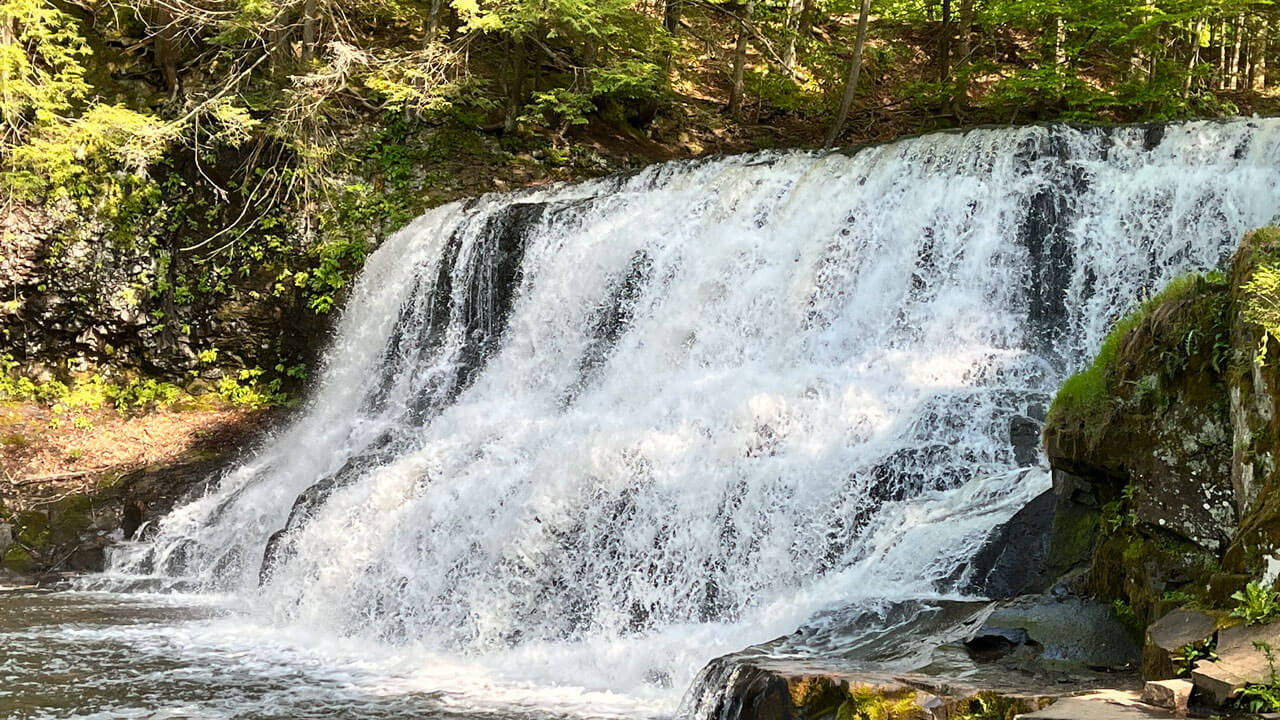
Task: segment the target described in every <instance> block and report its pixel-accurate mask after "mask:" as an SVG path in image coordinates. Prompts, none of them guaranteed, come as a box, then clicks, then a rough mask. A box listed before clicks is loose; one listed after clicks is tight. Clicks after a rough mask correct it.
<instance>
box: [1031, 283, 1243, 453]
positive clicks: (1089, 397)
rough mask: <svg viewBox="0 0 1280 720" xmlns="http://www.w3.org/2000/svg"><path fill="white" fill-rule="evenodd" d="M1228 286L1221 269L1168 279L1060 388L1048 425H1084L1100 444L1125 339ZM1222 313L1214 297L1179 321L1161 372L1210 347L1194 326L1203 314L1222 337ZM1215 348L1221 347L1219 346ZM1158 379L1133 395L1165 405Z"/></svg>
mask: <svg viewBox="0 0 1280 720" xmlns="http://www.w3.org/2000/svg"><path fill="white" fill-rule="evenodd" d="M1225 286H1226V281H1225V279H1224V276H1223V274H1222V273H1221V272H1219V271H1211V272H1209V273H1205V274H1198V273H1192V274H1188V275H1181V276H1179V277H1176V278H1174V279H1173V280H1172V281H1170V282H1169V284H1168V285H1166V286H1165V287H1164V289H1162V290H1161V291H1160V292H1159V293H1157V294H1156V295H1154V296H1153V297H1151V298H1150V299H1148V300H1147V301H1145V302H1143V303H1142V304H1141V306H1139V307H1138V308H1137V309H1136V310H1134V311H1133V312H1130V313H1129V314H1127V315H1125V316H1123V317H1121V318H1120V319H1119V320H1118V321H1116V324H1115V326H1114V327H1112V329H1111V331H1110V332H1109V333H1107V337H1106V339H1105V340H1103V342H1102V347H1101V348H1099V349H1098V354H1097V355H1096V356H1095V357H1094V359H1093V362H1092V363H1090V365H1089V367H1087V368H1085V369H1084V370H1082V371H1080V372H1078V373H1076V374H1075V375H1072V376H1071V377H1069V378H1067V380H1066V382H1064V383H1063V384H1062V387H1061V388H1059V390H1058V393H1057V394H1056V395H1055V396H1054V398H1053V402H1052V404H1051V405H1050V408H1049V416H1050V418H1049V422H1050V423H1052V424H1055V425H1058V426H1059V427H1065V428H1073V427H1082V428H1083V429H1084V434H1085V438H1086V440H1087V441H1088V442H1089V444H1090V447H1093V446H1096V444H1097V441H1098V440H1099V438H1100V436H1101V433H1102V430H1103V427H1104V425H1105V421H1106V416H1107V414H1108V413H1109V412H1111V411H1112V410H1113V409H1114V405H1115V398H1116V397H1117V395H1118V394H1119V393H1117V392H1116V390H1117V388H1116V387H1115V383H1116V378H1115V377H1114V367H1115V363H1116V358H1117V355H1118V354H1119V352H1120V348H1121V345H1122V344H1123V342H1124V340H1125V338H1126V337H1127V336H1128V335H1129V334H1130V333H1131V332H1133V331H1134V330H1135V329H1136V328H1137V327H1138V326H1139V325H1140V324H1141V323H1142V321H1143V320H1144V319H1145V318H1146V317H1147V316H1148V315H1149V314H1150V313H1151V312H1152V311H1153V310H1155V309H1156V308H1158V307H1160V306H1161V305H1164V304H1166V303H1176V302H1179V301H1183V300H1185V299H1186V298H1187V297H1188V296H1189V295H1191V294H1193V293H1196V294H1207V293H1206V291H1208V290H1210V289H1218V290H1220V289H1222V288H1225ZM1224 309H1225V300H1224V299H1223V298H1219V297H1218V296H1217V294H1216V293H1215V294H1214V302H1213V303H1212V304H1211V306H1210V307H1205V308H1197V312H1194V313H1191V314H1190V316H1189V317H1187V318H1183V319H1181V321H1180V322H1179V323H1178V324H1177V325H1176V326H1175V327H1174V328H1173V329H1172V335H1173V336H1174V337H1176V338H1177V343H1178V347H1176V348H1169V349H1167V354H1162V357H1165V358H1167V360H1168V361H1167V362H1165V363H1162V364H1163V365H1164V366H1165V367H1164V368H1163V369H1164V371H1165V374H1166V375H1168V374H1170V373H1172V372H1174V371H1176V370H1178V369H1181V368H1183V367H1185V366H1186V362H1187V359H1188V358H1189V357H1190V356H1191V355H1193V354H1195V353H1197V352H1201V351H1202V350H1204V349H1206V348H1203V347H1202V344H1204V343H1205V342H1206V341H1205V340H1204V339H1203V338H1201V337H1200V336H1201V335H1202V334H1203V333H1201V332H1200V331H1199V330H1198V329H1197V328H1196V325H1198V324H1199V321H1200V320H1203V318H1201V317H1199V316H1200V315H1201V314H1202V313H1203V314H1208V313H1212V314H1213V318H1212V320H1213V322H1212V324H1213V325H1215V326H1218V325H1221V326H1222V333H1225V316H1224V315H1223V312H1222V311H1223V310H1224ZM1219 335H1220V333H1218V332H1214V333H1213V335H1212V339H1213V340H1215V341H1216V340H1218V338H1219ZM1214 347H1215V348H1216V347H1217V344H1216V342H1215V344H1214ZM1160 381H1161V378H1160V377H1158V376H1154V375H1153V376H1150V377H1149V378H1148V377H1144V378H1142V380H1141V382H1139V383H1138V384H1137V386H1136V388H1137V389H1136V391H1135V392H1136V393H1137V395H1138V399H1139V400H1140V401H1142V402H1147V403H1149V404H1154V405H1159V404H1161V402H1165V401H1167V399H1166V394H1165V393H1164V392H1163V391H1162V390H1161V385H1160Z"/></svg>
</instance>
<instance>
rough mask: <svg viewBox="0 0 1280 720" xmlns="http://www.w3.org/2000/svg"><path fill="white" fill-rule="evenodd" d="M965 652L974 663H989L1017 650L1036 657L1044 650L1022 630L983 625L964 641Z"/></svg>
mask: <svg viewBox="0 0 1280 720" xmlns="http://www.w3.org/2000/svg"><path fill="white" fill-rule="evenodd" d="M964 647H965V650H966V651H967V652H968V653H969V657H970V658H972V659H973V661H974V662H979V663H989V662H995V661H997V660H1003V659H1005V658H1007V657H1009V656H1010V655H1013V654H1015V653H1017V652H1018V651H1019V650H1029V651H1030V652H1031V653H1032V654H1035V655H1038V654H1040V652H1041V651H1042V650H1043V649H1044V648H1043V647H1042V646H1041V645H1040V643H1038V642H1035V641H1034V640H1032V639H1031V636H1030V635H1028V634H1027V631H1026V630H1024V629H1023V628H1002V627H992V626H989V625H984V626H983V627H982V628H981V629H979V630H978V632H977V634H975V635H974V636H973V637H971V638H969V639H968V640H965V641H964Z"/></svg>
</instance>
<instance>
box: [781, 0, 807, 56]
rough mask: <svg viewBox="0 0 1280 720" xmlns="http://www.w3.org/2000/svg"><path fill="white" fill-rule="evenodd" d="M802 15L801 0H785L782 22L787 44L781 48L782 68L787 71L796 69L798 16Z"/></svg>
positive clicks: (798, 35)
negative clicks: (785, 8) (785, 9)
mask: <svg viewBox="0 0 1280 720" xmlns="http://www.w3.org/2000/svg"><path fill="white" fill-rule="evenodd" d="M803 14H804V4H803V0H787V14H786V17H785V18H784V19H783V21H782V27H783V30H784V31H785V32H786V34H787V35H786V36H787V42H786V44H785V45H783V46H782V66H783V67H785V68H786V69H787V70H789V71H794V70H795V68H796V40H797V39H799V37H800V32H799V25H800V16H801V15H803Z"/></svg>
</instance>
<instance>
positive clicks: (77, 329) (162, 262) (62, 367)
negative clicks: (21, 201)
mask: <svg viewBox="0 0 1280 720" xmlns="http://www.w3.org/2000/svg"><path fill="white" fill-rule="evenodd" d="M103 231H104V232H105V229H103ZM173 242H174V243H179V244H180V243H183V242H185V241H180V240H178V239H174V240H173ZM195 257H196V256H194V255H191V254H190V253H186V254H184V253H181V252H173V248H166V247H159V248H157V247H150V246H146V245H142V244H139V245H136V246H130V245H128V244H125V243H118V242H115V241H113V240H111V239H109V238H106V237H103V236H100V235H98V234H95V233H94V232H93V231H92V229H88V230H86V229H81V230H79V231H77V232H74V233H69V232H64V229H63V228H61V227H60V225H59V223H58V221H57V220H56V219H54V218H52V217H50V215H49V214H48V213H47V212H44V211H41V210H38V209H35V208H29V207H22V206H18V207H15V208H13V209H11V210H10V211H8V212H6V213H5V214H4V217H0V298H3V300H0V337H3V338H4V340H5V342H4V347H3V350H0V355H11V356H13V358H14V359H15V360H16V361H18V362H19V363H20V369H21V371H22V373H23V374H24V375H26V376H28V377H32V378H35V379H39V380H45V379H48V378H50V377H53V376H56V375H59V374H62V373H66V372H71V373H82V372H90V371H103V372H104V373H112V372H115V373H139V374H142V375H145V376H152V377H155V376H159V377H167V378H174V379H178V378H182V379H189V377H190V376H189V374H188V373H190V372H191V371H197V372H200V371H205V372H209V371H208V370H207V368H205V367H204V365H205V364H204V363H202V362H201V361H200V360H199V358H198V355H199V353H201V352H203V351H209V350H213V349H216V350H217V352H218V355H219V361H218V362H219V365H220V366H240V367H255V366H258V367H263V368H272V367H274V366H275V365H276V364H277V363H278V362H282V361H283V362H286V363H287V364H290V365H292V364H294V363H296V362H298V361H304V362H305V361H310V360H311V359H312V357H313V354H314V352H315V350H316V345H317V342H316V341H317V340H319V339H321V338H323V337H324V334H325V333H324V331H325V328H327V323H328V320H327V319H326V318H324V317H321V316H318V315H316V314H315V313H314V312H312V311H311V310H310V309H308V308H307V307H306V305H305V303H304V302H303V298H302V295H301V293H300V291H297V289H296V288H290V289H289V290H288V291H285V292H282V293H275V292H273V291H272V287H273V285H274V283H275V276H274V274H273V273H272V272H271V269H270V268H259V269H258V271H257V272H254V273H250V274H249V275H248V276H242V277H241V276H237V277H234V278H230V279H229V280H228V281H227V282H226V283H225V284H224V286H223V287H221V288H219V289H216V290H213V289H208V288H206V289H204V290H201V289H198V288H196V289H192V288H194V287H195V285H194V283H193V281H190V280H189V276H190V277H195V276H197V274H198V269H197V268H195V267H194V266H191V267H189V266H188V265H189V264H190V262H191V261H192V260H193V259H194V258H195ZM170 258H176V259H173V260H170ZM187 285H191V286H192V288H188V287H187ZM179 286H181V288H182V289H181V290H178V289H176V288H178V287H179ZM62 379H63V380H65V379H66V378H65V377H64V378H62Z"/></svg>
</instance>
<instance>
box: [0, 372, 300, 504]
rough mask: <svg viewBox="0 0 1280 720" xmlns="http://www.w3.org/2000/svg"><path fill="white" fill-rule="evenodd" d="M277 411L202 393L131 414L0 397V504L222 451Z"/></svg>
mask: <svg viewBox="0 0 1280 720" xmlns="http://www.w3.org/2000/svg"><path fill="white" fill-rule="evenodd" d="M278 415H279V412H278V411H275V410H271V409H246V408H237V407H234V406H232V405H230V404H227V403H224V402H221V401H217V400H214V399H212V398H207V397H206V398H201V399H200V402H198V403H191V404H187V405H175V406H173V407H169V408H163V409H153V410H148V411H143V412H139V413H136V414H133V413H121V412H119V411H117V410H116V409H115V408H114V407H102V408H99V409H96V410H83V411H77V412H75V413H74V414H65V413H63V412H59V410H58V409H57V408H55V407H51V406H49V405H46V404H43V403H38V402H12V401H8V402H0V507H7V508H8V509H10V510H22V509H25V508H26V507H27V506H31V505H34V504H42V503H47V502H49V501H51V500H54V499H57V498H60V497H63V496H65V495H67V494H69V493H76V492H87V491H91V490H93V489H94V488H95V487H96V486H97V485H98V484H99V483H101V482H103V481H107V480H112V479H114V478H118V477H120V476H121V475H124V474H126V473H129V472H132V471H135V470H141V469H144V468H148V467H161V466H168V465H174V464H178V463H184V462H190V461H192V460H198V459H206V458H210V457H216V456H220V455H224V454H227V453H229V452H230V451H232V450H234V449H237V448H240V447H241V446H243V445H244V444H245V443H246V442H248V441H249V440H250V439H251V438H252V437H254V436H256V435H257V434H258V433H260V432H261V431H263V430H264V429H266V428H267V427H268V426H269V425H270V424H271V423H272V421H273V420H274V419H275V418H276V417H277V416H278Z"/></svg>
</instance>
